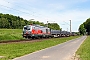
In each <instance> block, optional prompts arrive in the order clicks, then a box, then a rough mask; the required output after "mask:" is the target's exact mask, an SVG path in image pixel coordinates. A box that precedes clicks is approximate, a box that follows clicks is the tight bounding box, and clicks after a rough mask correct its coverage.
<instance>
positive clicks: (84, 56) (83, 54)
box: [76, 36, 90, 60]
mask: <svg viewBox="0 0 90 60" xmlns="http://www.w3.org/2000/svg"><path fill="white" fill-rule="evenodd" d="M76 54H77V55H78V56H79V57H78V58H80V60H90V36H88V37H87V39H86V40H85V41H84V43H83V44H82V45H81V46H80V48H79V49H78V51H77V52H76Z"/></svg>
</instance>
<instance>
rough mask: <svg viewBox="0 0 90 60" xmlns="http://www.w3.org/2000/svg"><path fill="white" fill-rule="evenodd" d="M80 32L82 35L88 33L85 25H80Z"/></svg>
mask: <svg viewBox="0 0 90 60" xmlns="http://www.w3.org/2000/svg"><path fill="white" fill-rule="evenodd" d="M79 32H80V34H83V35H84V34H85V33H86V29H85V28H84V24H81V25H80V27H79Z"/></svg>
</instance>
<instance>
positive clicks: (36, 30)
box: [23, 25, 70, 39]
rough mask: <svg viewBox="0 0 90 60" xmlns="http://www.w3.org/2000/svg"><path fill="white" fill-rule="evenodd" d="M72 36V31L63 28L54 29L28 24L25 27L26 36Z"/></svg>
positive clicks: (24, 34) (24, 35)
mask: <svg viewBox="0 0 90 60" xmlns="http://www.w3.org/2000/svg"><path fill="white" fill-rule="evenodd" d="M65 36H68V37H69V36H70V32H67V31H61V30H52V29H50V28H48V27H44V26H40V25H26V26H24V27H23V37H24V38H32V39H33V38H49V37H51V38H52V37H65Z"/></svg>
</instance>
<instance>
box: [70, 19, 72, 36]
mask: <svg viewBox="0 0 90 60" xmlns="http://www.w3.org/2000/svg"><path fill="white" fill-rule="evenodd" d="M71 34H72V30H71V20H70V35H71Z"/></svg>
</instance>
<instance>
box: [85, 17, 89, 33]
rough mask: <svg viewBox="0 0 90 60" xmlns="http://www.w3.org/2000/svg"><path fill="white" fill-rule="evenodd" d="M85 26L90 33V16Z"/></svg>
mask: <svg viewBox="0 0 90 60" xmlns="http://www.w3.org/2000/svg"><path fill="white" fill-rule="evenodd" d="M84 26H85V28H86V31H87V32H88V34H90V18H88V19H87V20H86V22H84Z"/></svg>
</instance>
